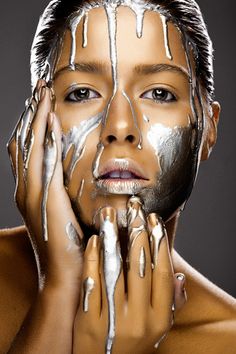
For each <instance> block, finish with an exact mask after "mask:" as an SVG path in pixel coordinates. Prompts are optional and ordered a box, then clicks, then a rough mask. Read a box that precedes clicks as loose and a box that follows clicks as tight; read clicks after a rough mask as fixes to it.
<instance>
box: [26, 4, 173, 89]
mask: <svg viewBox="0 0 236 354" xmlns="http://www.w3.org/2000/svg"><path fill="white" fill-rule="evenodd" d="M119 6H125V7H128V8H129V9H130V10H131V11H132V12H133V13H134V15H135V17H136V35H137V37H138V38H141V37H142V35H143V22H144V17H145V12H146V11H154V12H157V13H159V14H160V15H161V22H162V25H163V42H164V47H165V50H166V55H167V58H169V59H170V60H171V59H172V55H171V51H170V46H169V39H168V21H169V20H171V21H172V22H175V21H173V19H172V18H171V16H170V15H169V13H168V12H167V11H166V10H165V9H163V8H162V7H161V6H160V5H158V4H151V3H149V2H146V1H144V0H112V1H108V0H101V1H91V2H84V3H83V4H82V6H80V7H79V8H78V10H77V11H76V12H74V13H72V14H71V15H70V16H69V18H68V20H67V21H66V25H65V31H64V34H65V32H66V30H69V31H70V33H71V51H70V59H69V65H70V67H71V69H72V70H75V57H76V52H77V46H76V30H77V28H78V26H79V24H80V23H82V27H83V30H82V48H85V47H86V46H87V44H88V40H89V39H88V36H87V32H88V26H89V12H90V11H91V10H93V9H95V8H104V10H105V12H106V15H107V23H108V31H109V41H110V57H111V65H112V76H113V83H114V92H116V88H117V85H118V81H117V80H118V79H117V55H116V30H117V21H116V17H117V9H118V7H119ZM37 32H40V26H39V28H38V29H37ZM63 41H64V35H59V34H57V35H56V36H55V40H54V43H53V45H52V47H51V50H50V52H49V55H48V58H47V60H46V61H45V65H44V68H43V70H42V71H41V75H40V76H41V77H43V78H45V80H46V81H47V82H49V83H51V82H52V80H53V76H54V72H55V69H56V66H57V63H58V60H59V58H60V55H61V50H62V46H63ZM32 62H33V60H32Z"/></svg>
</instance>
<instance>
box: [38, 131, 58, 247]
mask: <svg viewBox="0 0 236 354" xmlns="http://www.w3.org/2000/svg"><path fill="white" fill-rule="evenodd" d="M56 162H57V144H56V139H55V134H54V132H53V131H51V132H49V133H48V135H47V138H46V141H45V148H44V160H43V166H44V168H43V198H42V204H41V212H42V230H43V239H44V241H48V225H47V210H46V208H47V199H48V190H49V186H50V183H51V180H52V177H53V174H54V171H55V167H56Z"/></svg>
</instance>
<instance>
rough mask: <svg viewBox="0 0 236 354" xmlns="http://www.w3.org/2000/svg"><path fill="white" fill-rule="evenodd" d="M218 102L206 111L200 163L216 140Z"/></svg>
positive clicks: (208, 153) (206, 156) (209, 152)
mask: <svg viewBox="0 0 236 354" xmlns="http://www.w3.org/2000/svg"><path fill="white" fill-rule="evenodd" d="M220 110H221V108H220V104H219V102H216V101H215V102H212V103H211V109H208V110H207V114H206V125H205V129H204V133H203V145H202V153H201V161H204V160H207V159H208V158H209V156H210V154H211V151H212V149H213V147H214V145H215V143H216V139H217V125H218V122H219V117H220Z"/></svg>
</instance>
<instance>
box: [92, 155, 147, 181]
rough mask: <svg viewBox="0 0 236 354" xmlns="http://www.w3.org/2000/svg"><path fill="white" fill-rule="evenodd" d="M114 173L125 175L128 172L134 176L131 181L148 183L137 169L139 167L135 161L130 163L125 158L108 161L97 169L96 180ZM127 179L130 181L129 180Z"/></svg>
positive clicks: (140, 170)
mask: <svg viewBox="0 0 236 354" xmlns="http://www.w3.org/2000/svg"><path fill="white" fill-rule="evenodd" d="M115 171H120V172H126V173H127V172H130V173H131V174H132V175H134V178H132V179H135V180H136V179H140V180H145V181H148V178H147V177H146V176H145V174H144V172H143V170H142V169H141V168H140V167H139V165H138V164H137V163H136V162H135V161H132V160H130V159H125V158H122V159H121V158H119V159H118V158H116V159H110V160H108V161H107V162H106V163H105V164H104V165H102V166H101V168H100V169H99V171H98V178H97V179H98V180H100V179H106V178H104V176H106V175H108V174H111V173H114V172H115ZM108 179H109V178H108ZM118 179H119V178H118ZM122 179H126V178H122ZM127 179H128V180H130V178H127Z"/></svg>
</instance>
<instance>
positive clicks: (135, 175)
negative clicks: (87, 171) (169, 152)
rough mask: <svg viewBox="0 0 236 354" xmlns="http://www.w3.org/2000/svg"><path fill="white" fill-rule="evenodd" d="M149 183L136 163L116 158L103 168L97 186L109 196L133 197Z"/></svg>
mask: <svg viewBox="0 0 236 354" xmlns="http://www.w3.org/2000/svg"><path fill="white" fill-rule="evenodd" d="M109 175H111V176H113V177H109ZM148 181H149V179H148V178H147V177H146V176H145V174H144V172H143V171H142V169H141V168H140V166H139V165H138V164H137V163H136V162H134V161H132V160H130V159H128V158H126V159H125V158H122V159H121V158H116V159H110V160H108V161H107V162H106V163H105V164H103V165H102V166H101V168H100V170H99V174H98V178H97V179H96V186H97V188H99V189H101V190H102V191H104V192H106V193H109V194H128V195H132V194H136V193H138V192H139V191H140V190H141V189H142V188H143V187H144V186H145V185H146V184H147V182H148Z"/></svg>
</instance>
